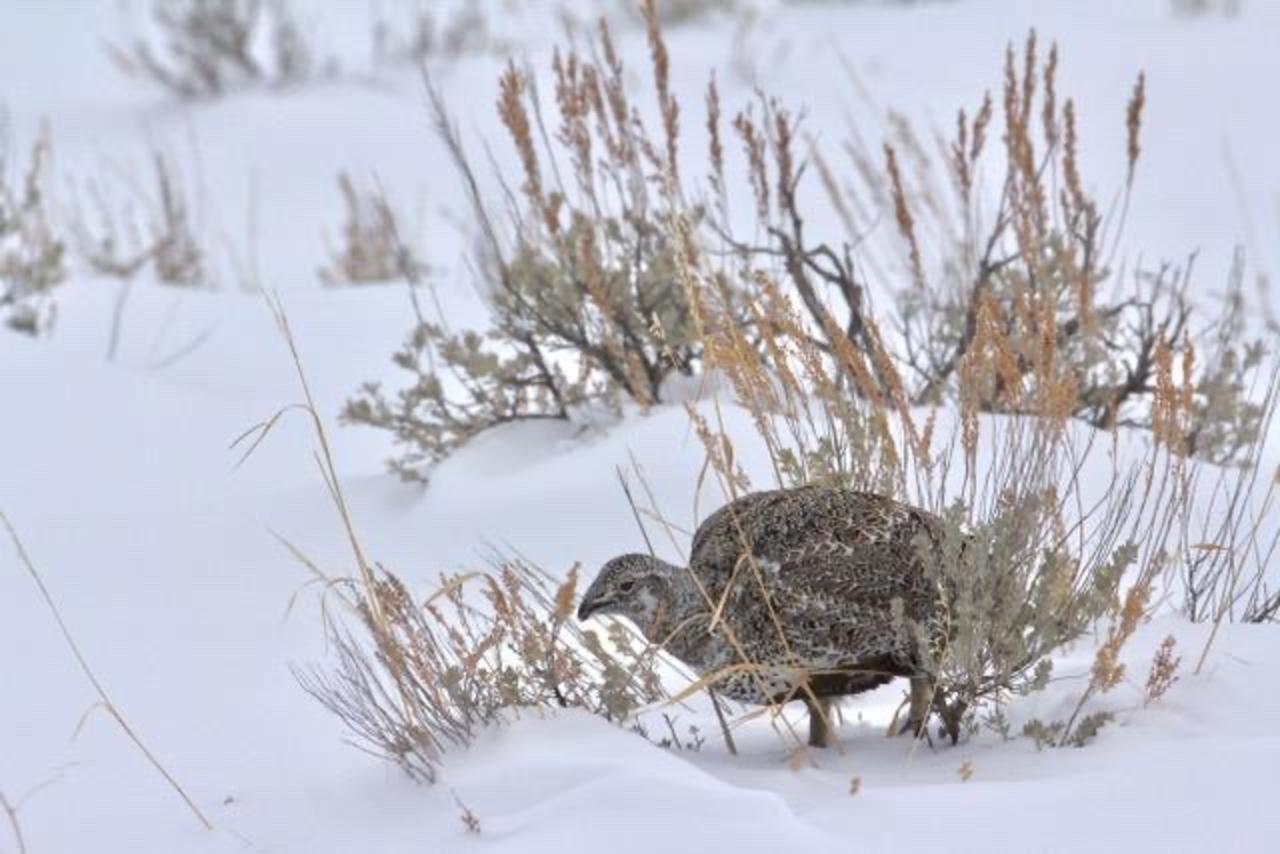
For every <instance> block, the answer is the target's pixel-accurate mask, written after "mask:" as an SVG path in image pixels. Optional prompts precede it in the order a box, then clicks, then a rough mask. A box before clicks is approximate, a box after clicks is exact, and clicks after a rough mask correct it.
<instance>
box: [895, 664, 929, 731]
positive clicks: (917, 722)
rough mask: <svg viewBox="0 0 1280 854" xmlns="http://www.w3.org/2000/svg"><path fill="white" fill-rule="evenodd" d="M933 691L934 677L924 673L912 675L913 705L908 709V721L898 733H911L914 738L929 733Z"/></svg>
mask: <svg viewBox="0 0 1280 854" xmlns="http://www.w3.org/2000/svg"><path fill="white" fill-rule="evenodd" d="M933 692H934V684H933V679H932V678H930V677H929V676H927V675H924V674H921V675H919V676H912V677H911V705H910V707H909V709H908V711H907V722H906V723H905V724H904V725H903V727H902V729H900V730H898V735H906V734H908V733H910V734H911V736H912V737H913V738H919V737H920V736H921V735H927V734H928V729H929V710H930V708H931V707H932V706H933Z"/></svg>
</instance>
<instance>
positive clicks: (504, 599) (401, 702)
mask: <svg viewBox="0 0 1280 854" xmlns="http://www.w3.org/2000/svg"><path fill="white" fill-rule="evenodd" d="M271 305H272V309H273V311H274V312H275V316H276V320H277V322H278V324H279V327H280V330H281V334H282V335H283V336H284V339H285V341H286V342H287V344H288V346H289V350H290V354H291V356H292V359H293V362H294V366H295V368H296V370H297V376H298V382H299V387H300V390H301V392H302V396H303V400H302V402H300V403H298V404H295V405H293V406H291V407H287V408H286V409H284V410H281V411H280V412H277V413H276V414H275V415H274V416H272V417H271V418H269V419H267V420H266V421H264V422H262V423H261V424H258V425H255V427H253V428H251V429H250V430H249V431H246V433H245V434H244V435H243V436H241V437H240V439H239V440H237V443H236V444H240V443H241V442H245V443H247V450H246V451H245V457H247V456H248V455H250V454H252V453H253V451H254V450H255V449H256V448H257V446H258V445H259V444H260V443H261V442H262V441H263V440H264V439H265V438H266V436H267V435H268V434H269V433H270V431H271V429H272V428H273V427H274V425H275V424H276V423H277V422H278V420H279V419H280V418H281V417H282V416H283V415H284V414H285V413H286V412H289V411H300V412H303V413H305V414H306V415H307V416H308V417H309V420H310V422H311V425H312V427H313V429H314V436H315V439H316V442H317V444H318V448H319V450H318V451H317V452H316V460H317V463H318V465H319V468H320V471H321V474H322V477H323V479H324V481H325V484H326V486H327V487H328V490H329V494H330V496H331V498H332V499H333V504H334V507H335V509H336V510H337V512H338V515H339V518H340V520H341V524H342V527H343V530H344V532H345V534H346V537H347V540H348V542H349V543H350V546H351V551H352V558H353V561H354V567H355V570H354V572H353V573H352V574H351V575H350V576H349V577H342V578H330V577H327V576H325V575H324V574H323V573H321V572H320V570H319V569H318V568H317V567H316V565H315V564H314V563H313V562H311V561H310V560H308V559H307V558H306V557H305V556H304V555H303V554H302V552H301V551H300V550H299V549H297V548H296V547H293V546H292V545H289V544H287V543H286V545H288V547H289V550H290V552H291V553H292V554H293V555H294V557H296V558H297V559H298V560H299V561H300V562H302V563H303V565H304V566H305V567H306V568H307V569H308V570H309V571H311V572H312V573H313V574H315V576H316V580H317V581H318V582H320V583H322V584H323V587H324V591H325V592H324V597H323V599H322V604H323V606H324V607H323V608H322V612H323V616H324V621H325V627H326V632H327V635H328V638H329V641H330V644H331V647H332V649H333V650H334V654H335V656H336V659H337V663H336V667H335V668H333V669H329V668H311V669H298V670H296V671H295V675H296V676H297V678H298V679H299V681H300V683H301V684H302V686H303V687H304V688H305V689H306V690H307V691H308V692H310V693H311V694H312V695H313V696H315V697H316V698H317V699H318V700H319V701H320V702H321V703H322V704H324V705H325V707H326V708H328V709H329V710H331V711H332V712H333V713H334V714H335V715H337V716H338V717H339V718H340V719H341V720H342V721H343V722H344V724H345V725H346V726H347V728H348V731H349V732H350V733H351V735H352V737H353V739H354V740H355V743H356V744H357V745H358V746H360V747H362V748H363V749H366V750H368V751H370V752H372V753H374V754H375V755H378V756H381V757H383V758H386V759H389V760H391V761H393V762H395V763H397V764H398V765H399V766H400V767H401V768H403V769H404V770H405V771H406V772H407V773H408V774H409V775H410V776H412V777H413V778H415V779H419V780H424V781H434V780H435V778H436V773H437V768H438V766H439V763H440V762H441V760H442V758H443V756H444V754H445V753H446V752H447V750H448V749H449V748H451V747H465V746H466V745H467V744H470V743H471V741H472V739H473V738H474V737H475V735H476V733H477V732H478V731H479V730H480V729H481V728H482V727H485V726H488V725H492V724H498V723H502V722H504V721H506V720H508V719H509V718H510V717H511V716H513V715H516V714H519V712H520V710H521V709H528V708H532V709H556V708H584V709H587V710H588V711H591V712H593V713H595V714H598V715H601V716H602V717H604V718H606V719H608V720H611V721H615V722H622V721H623V720H625V719H626V718H627V717H628V716H629V715H630V714H631V713H632V712H634V711H635V710H636V709H637V708H639V707H640V706H641V705H644V704H647V703H651V702H655V701H657V700H660V699H663V698H665V697H666V696H667V695H666V693H665V691H664V689H663V686H662V683H661V680H660V678H659V675H658V665H657V662H656V661H655V657H654V651H653V650H652V649H650V648H648V646H647V644H645V643H644V642H643V640H638V639H637V636H636V635H635V634H634V633H633V632H631V631H628V630H627V629H626V628H625V627H624V626H622V625H620V624H618V625H614V626H612V627H611V628H610V630H609V632H608V637H607V639H603V638H600V637H599V636H598V635H597V634H596V633H595V632H593V631H584V630H582V629H581V628H580V627H579V626H578V625H577V623H576V621H575V620H573V619H572V614H573V611H574V606H575V601H576V590H577V579H578V571H577V568H576V567H574V568H572V569H571V570H570V571H569V573H568V575H567V578H566V580H564V581H563V582H557V581H556V580H554V579H553V578H552V577H551V576H550V575H548V574H547V573H546V572H544V571H543V570H541V569H539V568H537V567H535V566H533V565H531V564H529V563H527V562H525V561H523V560H502V559H495V561H494V563H493V564H492V565H491V566H490V567H489V568H488V569H486V570H482V571H476V572H470V573H466V574H462V575H453V576H442V577H441V579H440V583H439V585H438V586H437V587H436V589H435V590H434V591H432V592H430V593H428V594H424V595H415V594H413V593H411V592H410V590H409V588H408V587H407V586H406V585H405V584H404V582H402V581H401V580H400V578H399V577H397V576H396V575H395V574H394V573H392V572H390V571H388V570H386V569H385V568H383V567H381V566H380V565H378V564H375V563H373V562H371V561H370V560H369V559H368V558H367V557H366V555H365V550H364V548H363V546H362V545H361V541H360V538H359V536H358V534H357V532H356V529H355V526H354V523H353V522H352V518H351V513H350V509H349V506H348V504H347V501H346V498H345V496H344V495H343V491H342V486H341V482H340V481H339V479H338V475H337V470H336V468H335V465H334V459H333V455H332V452H331V449H330V444H329V439H328V434H327V432H326V430H325V427H324V423H323V420H322V419H321V418H320V416H319V414H318V411H317V410H316V408H315V402H314V399H313V398H312V397H311V392H310V388H309V385H308V383H307V380H306V375H305V372H304V371H303V368H302V363H301V361H300V358H299V356H298V353H297V349H296V346H295V344H294V339H293V336H292V332H291V331H290V329H289V325H288V321H287V319H286V318H285V316H284V314H283V312H282V310H281V309H280V308H279V306H278V304H276V303H274V302H272V304H271ZM330 594H332V595H333V596H335V597H337V600H338V602H339V603H340V604H341V606H342V612H341V613H340V614H335V613H334V612H333V611H331V610H330V609H329V607H328V598H329V596H330Z"/></svg>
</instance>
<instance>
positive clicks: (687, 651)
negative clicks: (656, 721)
mask: <svg viewBox="0 0 1280 854" xmlns="http://www.w3.org/2000/svg"><path fill="white" fill-rule="evenodd" d="M941 538H942V533H941V525H940V522H939V521H938V520H937V519H936V518H935V517H934V516H932V515H930V514H929V513H927V512H925V511H923V510H920V509H918V508H915V507H911V506H909V505H906V504H902V503H901V502H898V501H894V500H893V499H891V498H887V497H885V496H882V495H876V494H873V493H868V492H857V491H853V490H844V489H830V488H823V487H803V488H799V489H785V490H774V491H770V492H759V493H754V494H751V495H747V496H745V497H743V498H740V499H738V500H737V501H734V502H732V503H730V504H727V505H725V506H724V507H722V508H720V509H719V510H717V511H716V512H715V513H713V514H712V515H711V516H710V517H708V518H707V520H706V521H705V522H703V523H702V525H701V526H700V527H699V528H698V531H697V533H696V534H695V536H694V539H693V548H692V550H691V553H690V559H689V566H688V568H687V569H686V568H680V567H674V566H671V565H670V564H666V563H663V562H662V561H659V560H657V559H655V558H652V557H650V556H648V555H624V556H622V557H619V558H615V559H613V560H612V561H610V562H609V563H608V564H606V565H605V567H604V568H603V569H602V570H601V572H600V575H599V576H598V577H597V579H596V581H595V582H594V583H593V584H592V585H591V587H590V589H588V590H587V592H586V594H585V595H584V596H583V601H582V605H581V607H580V608H579V610H578V616H579V618H580V619H585V618H587V617H588V616H590V615H592V614H597V613H606V614H618V615H621V616H625V617H627V618H629V619H630V620H631V621H632V622H634V623H635V624H636V625H637V626H638V627H639V628H640V630H641V631H642V632H643V633H644V635H645V637H646V638H648V639H649V640H650V641H651V642H653V643H656V644H660V645H661V646H663V647H664V648H665V649H666V650H667V651H668V652H669V653H671V654H672V655H674V656H675V657H677V658H679V659H680V660H682V661H684V662H685V663H686V664H688V665H689V666H690V667H692V668H693V669H694V670H696V671H697V672H698V673H699V674H702V675H707V674H717V673H718V674H720V678H718V679H717V680H716V681H715V685H716V689H717V690H718V691H719V692H721V693H723V694H725V695H727V696H729V697H732V698H734V699H736V700H739V701H742V702H747V703H760V704H763V703H770V702H785V701H786V700H790V699H800V700H804V701H805V702H806V703H807V704H808V705H809V707H810V743H811V744H815V745H820V746H825V745H826V744H827V743H828V741H829V738H830V731H829V729H828V727H827V725H826V724H827V713H826V709H827V698H830V697H834V696H842V695H848V694H856V693H860V692H862V691H866V690H869V689H871V688H874V687H876V686H878V685H882V684H884V683H886V682H888V681H890V680H891V679H893V678H894V677H895V676H906V677H910V678H911V679H912V704H911V705H912V708H911V714H910V720H909V721H908V727H907V728H905V729H910V730H911V731H918V730H919V729H920V728H922V727H923V725H924V723H925V718H926V717H927V713H928V706H929V698H930V695H931V694H932V687H931V678H930V674H929V673H928V672H927V667H926V662H925V659H927V658H928V656H922V655H921V652H920V650H921V644H922V643H924V644H927V645H930V646H933V647H935V648H936V647H937V645H938V644H940V643H941V642H942V639H943V638H944V637H945V634H946V633H945V627H944V625H943V623H944V620H943V617H942V608H941V606H940V601H941V598H940V596H939V593H938V586H937V584H936V582H935V581H934V580H932V578H931V577H930V573H929V572H928V570H927V561H929V560H932V559H934V558H935V557H936V556H937V555H938V554H939V553H940V548H941V545H940V544H941ZM895 602H896V603H899V604H895ZM895 611H896V612H897V613H898V614H899V615H900V616H899V617H895ZM903 618H905V619H903ZM744 661H745V662H750V664H751V665H759V666H758V667H756V666H743V662H744Z"/></svg>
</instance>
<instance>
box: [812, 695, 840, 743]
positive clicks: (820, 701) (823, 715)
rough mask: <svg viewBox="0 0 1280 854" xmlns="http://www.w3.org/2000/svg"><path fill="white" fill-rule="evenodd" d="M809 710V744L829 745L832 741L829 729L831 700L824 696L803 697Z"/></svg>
mask: <svg viewBox="0 0 1280 854" xmlns="http://www.w3.org/2000/svg"><path fill="white" fill-rule="evenodd" d="M804 704H805V707H806V708H808V710H809V746H810V747H830V746H831V745H832V743H833V742H834V740H835V739H834V737H833V735H832V731H831V701H830V700H828V699H827V698H826V697H815V698H813V699H810V698H808V697H805V700H804Z"/></svg>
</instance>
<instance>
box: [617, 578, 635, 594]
mask: <svg viewBox="0 0 1280 854" xmlns="http://www.w3.org/2000/svg"><path fill="white" fill-rule="evenodd" d="M635 588H636V583H635V582H634V581H624V582H622V583H621V584H619V585H618V592H619V593H630V592H631V591H632V590H635Z"/></svg>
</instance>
